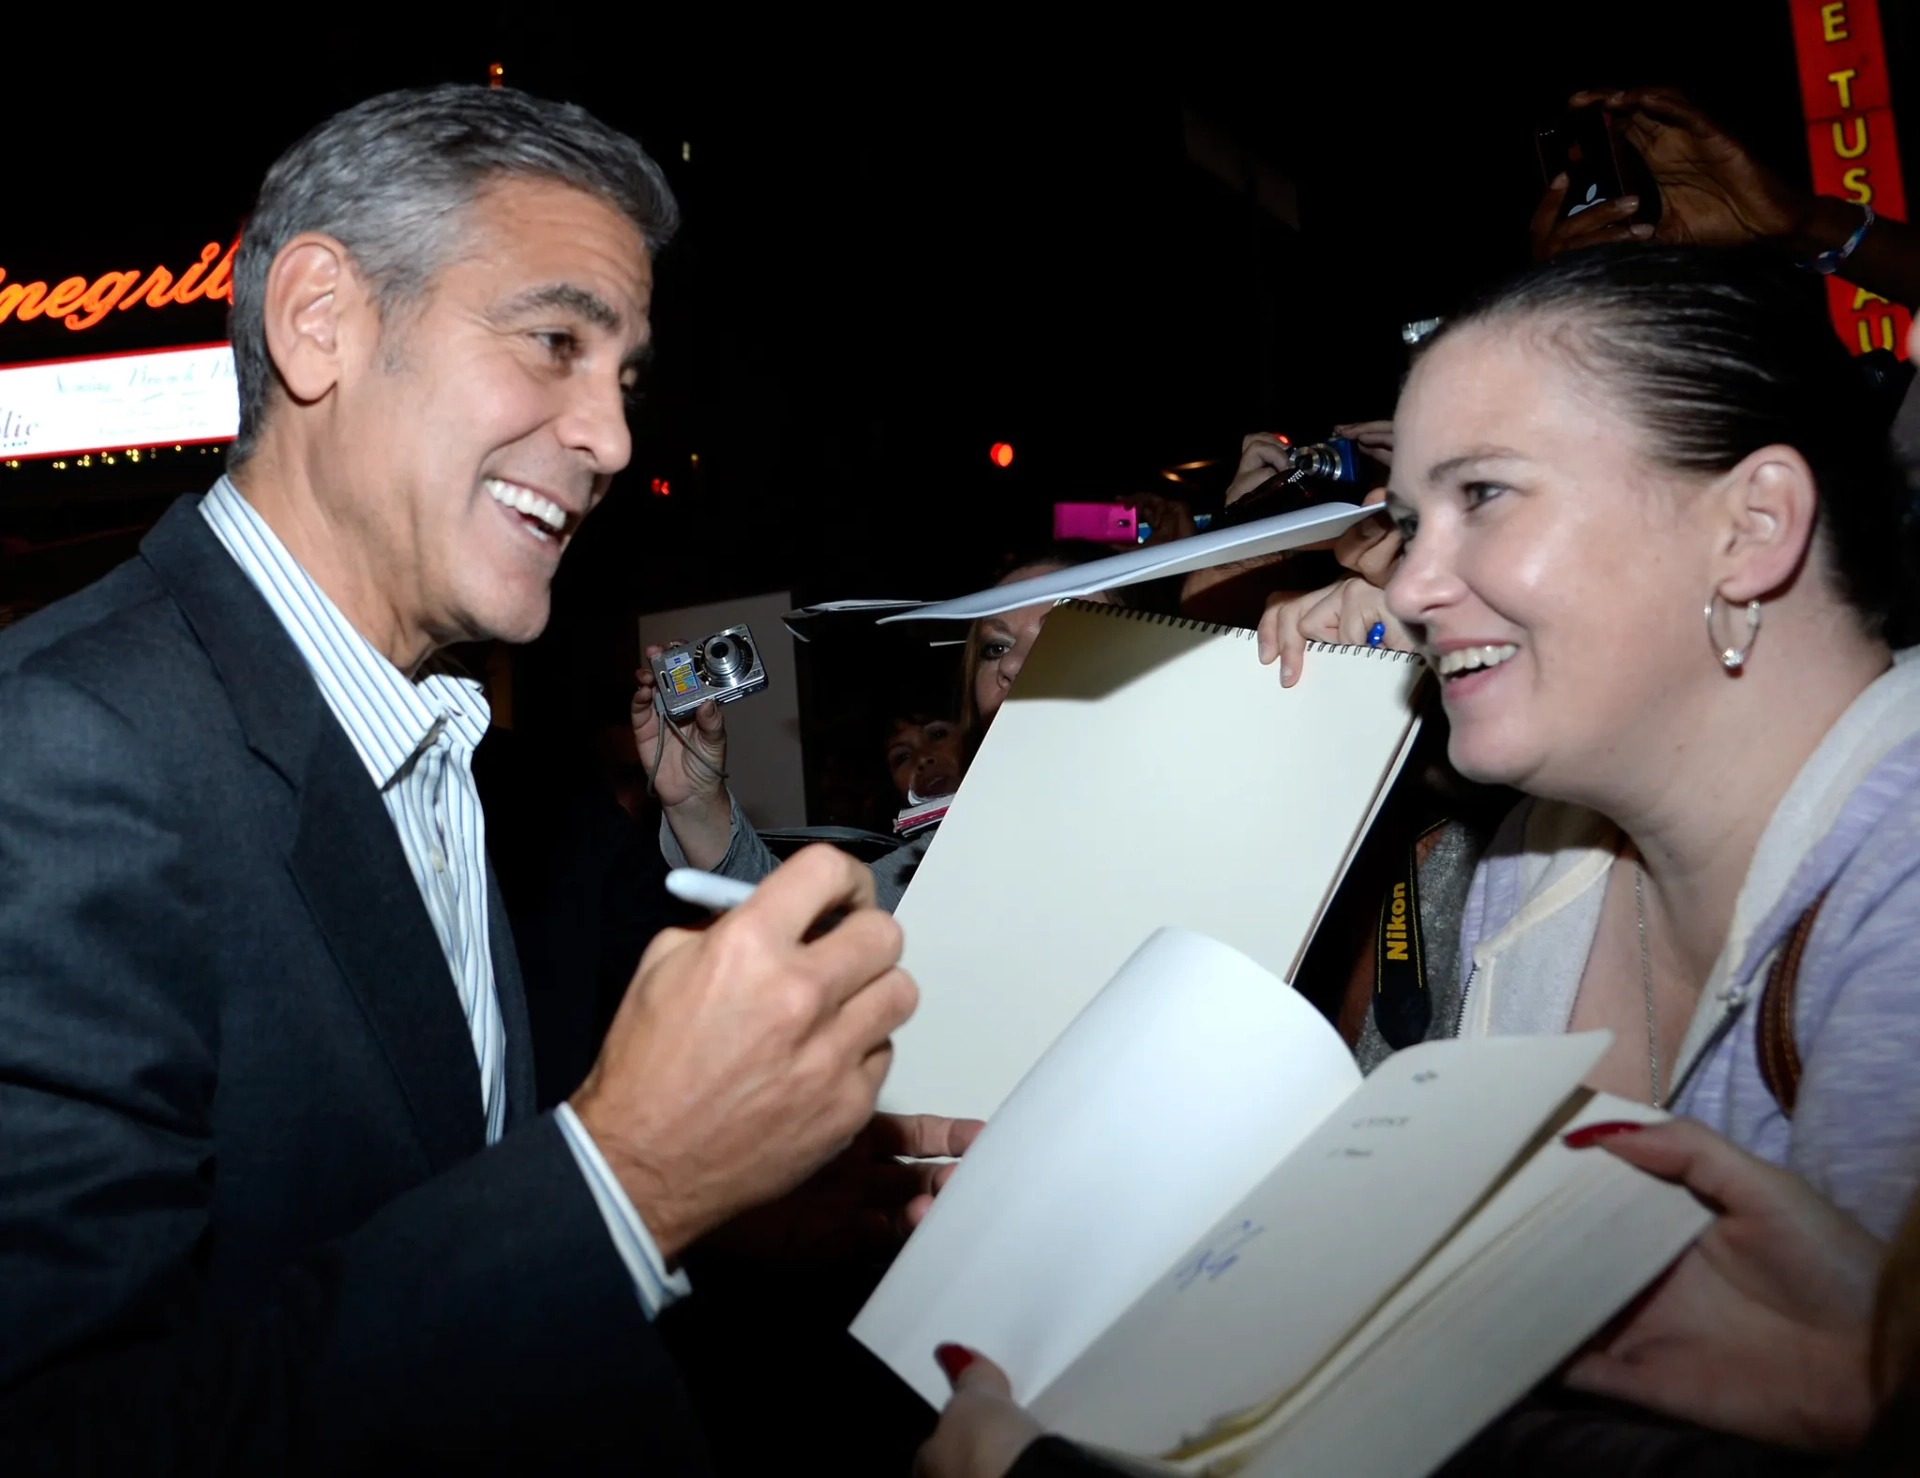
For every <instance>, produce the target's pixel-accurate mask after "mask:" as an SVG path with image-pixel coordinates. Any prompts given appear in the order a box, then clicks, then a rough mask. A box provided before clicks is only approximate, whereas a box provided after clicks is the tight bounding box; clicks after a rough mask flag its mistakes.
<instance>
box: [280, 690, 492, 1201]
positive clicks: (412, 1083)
mask: <svg viewBox="0 0 1920 1478" xmlns="http://www.w3.org/2000/svg"><path fill="white" fill-rule="evenodd" d="M327 719H328V722H329V723H331V722H332V715H331V714H329V715H327ZM288 865H289V866H290V867H291V868H292V870H293V877H294V881H295V882H296V883H297V884H298V885H299V887H300V893H301V896H302V897H304V898H305V899H306V901H307V907H308V908H309V909H310V910H311V911H312V913H313V917H314V922H316V923H317V924H319V926H320V931H321V933H323V934H324V935H326V938H327V944H328V946H329V947H330V948H331V949H332V951H333V957H334V959H335V960H336V961H337V962H338V963H339V966H340V972H341V974H343V975H345V976H346V978H347V985H348V987H349V988H350V989H351V990H352V991H353V993H354V996H355V997H356V998H357V999H358V1000H359V1002H360V1009H361V1010H362V1011H363V1012H365V1013H366V1017H367V1020H368V1021H369V1022H370V1023H372V1026H373V1030H374V1034H375V1035H376V1036H378V1037H379V1039H380V1045H381V1047H382V1049H383V1050H384V1051H385V1052H386V1055H387V1062H388V1064H389V1066H391V1067H392V1069H393V1075H394V1076H395V1077H396V1078H398V1079H399V1080H400V1087H401V1089H402V1091H404V1092H405V1094H406V1096H407V1106H408V1107H409V1108H410V1109H412V1110H413V1120H414V1126H415V1128H416V1129H418V1131H419V1134H420V1138H421V1140H422V1141H423V1142H424V1143H425V1144H426V1147H427V1154H428V1157H429V1159H430V1160H431V1161H432V1164H433V1166H434V1168H435V1169H436V1170H439V1169H443V1168H445V1167H446V1166H448V1165H451V1164H453V1163H454V1162H455V1161H457V1160H462V1159H465V1158H466V1157H467V1156H468V1155H471V1154H474V1153H476V1152H478V1151H479V1150H481V1149H484V1148H485V1147H486V1120H485V1118H484V1117H483V1116H482V1113H481V1103H480V1068H479V1065H478V1063H477V1062H476V1061H475V1060H474V1055H473V1040H472V1038H471V1037H470V1036H469V1035H468V1033H467V1023H466V1018H465V1016H464V1015H463V1014H462V1012H461V1010H460V995H459V992H458V991H457V990H456V989H455V987H454V983H453V977H452V976H451V974H449V972H448V970H447V957H446V955H445V954H443V953H442V952H441V949H440V941H439V939H438V938H437V937H436V936H435V935H434V932H433V922H432V920H430V919H429V918H428V917H427V907H426V904H425V903H423V902H422V901H421V898H420V888H419V885H418V884H417V883H415V882H414V880H413V873H412V872H411V871H410V870H409V869H408V867H407V859H406V854H405V853H404V852H402V851H401V849H400V839H399V837H397V836H396V835H395V834H394V830H393V821H392V819H391V818H390V817H389V816H388V815H387V810H386V807H385V806H383V805H382V804H381V802H380V796H379V793H378V792H377V791H376V790H375V789H374V788H373V782H372V780H370V779H369V778H368V777H367V770H366V766H365V765H363V764H361V763H360V756H359V755H357V754H355V753H354V752H353V747H352V745H350V744H349V743H348V742H347V736H346V735H345V734H343V733H341V732H340V731H339V726H338V725H337V724H335V725H334V732H333V733H331V734H329V735H326V736H324V737H323V738H322V740H321V742H320V743H319V744H318V745H316V746H315V749H314V755H313V761H312V763H311V764H310V765H309V766H308V769H307V776H306V783H305V784H304V785H303V786H301V789H300V831H299V834H298V836H296V837H295V838H294V843H293V852H292V855H291V856H290V857H289V858H288Z"/></svg>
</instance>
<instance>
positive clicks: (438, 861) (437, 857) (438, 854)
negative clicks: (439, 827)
mask: <svg viewBox="0 0 1920 1478" xmlns="http://www.w3.org/2000/svg"><path fill="white" fill-rule="evenodd" d="M427 860H428V861H430V862H431V863H432V864H433V870H434V871H435V872H445V871H446V870H447V854H446V853H445V852H442V851H441V850H440V849H439V848H438V847H435V848H434V849H433V850H432V851H431V852H429V853H427Z"/></svg>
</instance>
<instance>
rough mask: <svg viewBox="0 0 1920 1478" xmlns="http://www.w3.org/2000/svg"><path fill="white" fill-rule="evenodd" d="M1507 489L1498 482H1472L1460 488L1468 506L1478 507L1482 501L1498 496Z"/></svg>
mask: <svg viewBox="0 0 1920 1478" xmlns="http://www.w3.org/2000/svg"><path fill="white" fill-rule="evenodd" d="M1505 491H1506V489H1505V488H1503V487H1501V486H1500V484H1499V483H1497V482H1470V483H1468V484H1467V485H1466V486H1465V487H1464V488H1462V489H1461V490H1460V493H1461V497H1462V498H1463V499H1464V500H1465V502H1466V505H1467V507H1469V508H1478V507H1479V506H1480V505H1481V504H1482V503H1485V502H1487V501H1489V500H1490V499H1493V498H1497V497H1499V496H1500V494H1502V493H1504V492H1505Z"/></svg>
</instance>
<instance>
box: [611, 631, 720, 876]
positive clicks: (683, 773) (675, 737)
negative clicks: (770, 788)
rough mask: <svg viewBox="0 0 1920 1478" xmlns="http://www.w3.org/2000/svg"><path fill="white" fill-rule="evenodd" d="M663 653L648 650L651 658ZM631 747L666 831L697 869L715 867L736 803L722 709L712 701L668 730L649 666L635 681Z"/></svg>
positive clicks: (651, 666) (652, 648)
mask: <svg viewBox="0 0 1920 1478" xmlns="http://www.w3.org/2000/svg"><path fill="white" fill-rule="evenodd" d="M665 650H666V648H665V647H648V648H647V649H646V655H647V657H648V658H653V657H657V656H659V655H660V654H661V653H662V652H664V651H665ZM633 677H634V689H633V706H632V711H631V713H630V715H629V716H630V718H631V720H632V722H633V744H634V748H635V749H637V750H638V751H639V752H640V763H641V765H642V766H644V767H645V769H646V772H647V782H648V784H650V785H651V786H652V787H653V793H654V794H655V795H657V796H658V797H659V798H660V808H661V810H662V811H663V812H664V813H665V814H666V818H667V825H668V826H670V827H672V828H673V834H674V836H675V837H676V838H677V839H678V840H679V843H680V850H681V851H683V852H685V853H686V854H687V861H688V863H689V864H690V865H692V866H694V867H715V866H717V865H718V864H719V862H720V859H721V858H723V857H725V856H726V855H727V848H728V847H729V846H730V845H731V844H732V841H733V798H732V796H730V795H729V794H728V793H727V782H726V773H727V724H726V720H725V719H723V718H721V717H720V705H719V704H717V703H715V702H713V701H712V700H708V701H707V702H705V703H702V704H701V705H700V706H699V707H698V708H697V709H695V710H694V714H693V722H692V723H687V722H686V721H684V720H682V721H680V722H679V723H678V724H677V725H676V732H675V733H669V732H668V730H667V727H666V725H667V720H666V716H665V715H664V714H662V713H661V712H660V710H659V708H658V707H657V706H656V705H655V703H654V693H655V690H656V688H657V684H656V683H655V682H654V677H653V664H652V662H651V661H649V662H648V664H647V665H646V666H645V667H642V668H640V669H639V670H638V671H636V672H635V673H634V675H633Z"/></svg>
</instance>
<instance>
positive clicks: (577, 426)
mask: <svg viewBox="0 0 1920 1478" xmlns="http://www.w3.org/2000/svg"><path fill="white" fill-rule="evenodd" d="M572 388H573V394H572V395H571V396H570V398H569V399H568V402H567V406H566V410H565V411H564V412H563V414H562V416H561V418H560V423H559V428H558V429H559V433H560V441H561V444H562V445H563V446H565V447H566V448H567V449H568V450H569V451H575V452H579V453H581V454H582V455H583V456H584V458H585V459H586V461H587V464H588V466H589V467H590V468H591V469H592V471H593V472H594V474H595V475H596V476H602V477H611V476H612V475H613V474H614V473H616V472H618V471H619V470H620V469H621V468H623V467H625V466H626V465H627V463H628V461H629V460H631V459H632V457H633V433H632V432H631V431H630V430H629V429H628V427H627V398H626V393H625V392H624V391H623V390H622V389H621V387H620V385H619V383H618V382H617V381H615V382H613V383H611V384H600V383H594V382H587V381H582V382H581V383H580V384H579V385H578V386H576V387H572Z"/></svg>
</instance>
